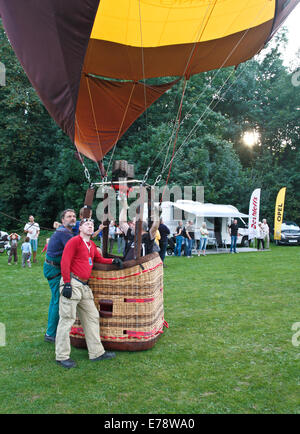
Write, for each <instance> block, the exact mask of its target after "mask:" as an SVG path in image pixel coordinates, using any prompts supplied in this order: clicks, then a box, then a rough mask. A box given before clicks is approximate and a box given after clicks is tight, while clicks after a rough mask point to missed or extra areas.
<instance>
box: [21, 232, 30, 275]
mask: <svg viewBox="0 0 300 434" xmlns="http://www.w3.org/2000/svg"><path fill="white" fill-rule="evenodd" d="M21 251H22V267H23V268H25V267H26V264H27V265H28V267H29V268H30V267H31V262H30V258H31V253H32V249H31V243H30V238H29V237H26V238H25V241H24V243H22V246H21Z"/></svg>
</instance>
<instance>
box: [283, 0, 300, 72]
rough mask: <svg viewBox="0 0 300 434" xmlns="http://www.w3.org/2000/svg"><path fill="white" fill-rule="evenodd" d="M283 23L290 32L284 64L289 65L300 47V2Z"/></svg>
mask: <svg viewBox="0 0 300 434" xmlns="http://www.w3.org/2000/svg"><path fill="white" fill-rule="evenodd" d="M283 25H284V26H285V27H287V29H288V32H289V35H288V38H289V42H288V46H287V49H286V51H285V53H284V64H285V65H286V66H288V65H289V63H290V62H291V61H292V60H293V58H294V57H295V53H296V51H297V50H299V49H300V4H298V6H296V8H295V9H294V10H293V12H292V13H291V14H290V15H289V16H288V18H287V19H286V21H285V22H284V24H283Z"/></svg>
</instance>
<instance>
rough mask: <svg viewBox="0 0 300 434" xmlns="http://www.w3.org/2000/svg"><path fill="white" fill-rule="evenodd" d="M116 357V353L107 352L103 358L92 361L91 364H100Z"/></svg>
mask: <svg viewBox="0 0 300 434" xmlns="http://www.w3.org/2000/svg"><path fill="white" fill-rule="evenodd" d="M114 357H116V353H110V352H109V351H105V353H103V354H102V356H99V357H96V358H95V359H90V360H91V362H100V361H101V360H105V359H113V358H114Z"/></svg>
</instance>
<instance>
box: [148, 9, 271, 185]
mask: <svg viewBox="0 0 300 434" xmlns="http://www.w3.org/2000/svg"><path fill="white" fill-rule="evenodd" d="M214 6H215V4H214V5H213V8H214ZM209 7H210V4H209V5H208V7H207V10H206V12H205V16H204V18H203V20H202V22H201V26H200V29H199V32H198V34H200V33H201V35H202V33H203V32H201V29H202V26H203V23H204V21H205V17H206V15H207V14H208V13H209ZM265 7H266V5H264V6H263V7H262V8H261V9H260V10H259V12H258V14H257V16H255V18H254V20H253V23H254V21H255V20H256V19H257V18H258V17H259V16H260V15H261V14H262V13H263V11H264V9H265ZM251 28H252V25H251V26H250V27H249V28H248V29H247V30H245V32H244V33H243V35H242V36H241V38H240V39H239V40H238V41H237V43H236V44H235V46H234V47H233V48H232V50H231V51H230V53H229V54H228V55H227V56H226V58H225V59H224V61H223V62H222V64H221V65H220V66H219V68H218V69H217V70H216V72H215V73H214V75H213V77H212V79H211V81H210V85H211V83H212V82H213V81H214V80H215V79H216V77H217V76H218V74H219V73H220V71H221V69H222V68H223V67H224V65H225V64H226V62H227V61H228V59H229V58H230V57H231V56H232V54H233V53H234V52H235V50H236V49H237V48H238V46H239V45H240V43H241V42H242V40H243V39H244V38H245V37H246V35H247V34H248V32H249V31H250V29H251ZM200 38H201V36H200ZM195 48H196V43H195V44H194V45H193V47H192V50H191V53H190V56H189V59H188V60H187V64H186V67H185V74H183V75H186V71H187V68H188V66H189V64H190V59H191V57H193V56H194V51H195ZM233 73H234V69H233V70H232V71H231V72H230V74H229V76H231V75H232V74H233ZM228 79H229V77H227V79H226V81H228ZM224 84H225V83H223V85H222V88H223V86H224ZM207 87H208V85H206V86H205V87H204V89H203V90H202V92H201V94H200V95H199V96H198V97H197V99H196V101H195V102H194V103H193V105H192V107H191V108H190V110H189V111H188V112H187V113H186V114H185V116H184V118H183V119H182V121H181V125H182V124H183V123H184V121H185V120H186V119H187V118H188V116H189V114H190V113H191V111H192V110H193V109H194V108H195V107H196V105H197V103H198V101H199V100H200V99H201V98H202V96H203V95H204V93H205V90H206V89H207ZM222 88H221V89H222ZM213 100H214V98H213V99H212V102H213ZM212 102H211V103H212ZM215 105H216V104H215ZM214 107H215V106H214ZM207 108H208V107H206V109H205V111H204V113H205V112H206V110H207ZM204 113H203V114H204ZM201 117H202V115H201ZM176 119H177V118H176ZM205 119H206V118H205ZM198 122H199V121H198ZM198 122H197V123H198ZM175 125H176V121H175V123H174V127H173V129H172V133H171V136H170V138H169V139H168V140H167V141H166V143H165V144H164V145H163V146H161V148H160V151H159V153H158V154H157V156H156V157H155V159H154V161H153V163H152V167H153V166H154V163H155V162H156V160H157V159H158V158H159V156H160V154H161V153H162V152H164V150H165V148H166V147H167V146H168V149H167V152H166V157H167V155H168V154H169V148H170V143H171V141H172V138H173V136H174V133H175ZM180 147H181V146H180ZM176 154H177V152H176ZM166 157H165V160H164V164H163V167H162V171H161V173H163V172H164V171H165V170H166V169H167V168H168V167H169V164H170V163H169V164H168V165H167V166H166V167H165V162H166ZM158 178H160V179H159V181H160V180H161V177H158ZM158 178H157V179H158ZM159 181H155V182H156V183H157V182H159Z"/></svg>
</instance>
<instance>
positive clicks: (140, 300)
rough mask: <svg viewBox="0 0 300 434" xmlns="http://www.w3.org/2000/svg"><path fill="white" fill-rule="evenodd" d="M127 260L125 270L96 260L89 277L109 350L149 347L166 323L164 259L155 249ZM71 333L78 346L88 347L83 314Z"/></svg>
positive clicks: (101, 329)
mask: <svg viewBox="0 0 300 434" xmlns="http://www.w3.org/2000/svg"><path fill="white" fill-rule="evenodd" d="M124 264H125V267H124V269H122V270H119V269H116V267H115V266H111V265H102V264H95V265H94V269H93V271H92V276H91V278H90V280H89V286H90V288H91V290H92V291H93V295H94V301H95V305H96V308H97V310H98V311H99V323H100V338H101V341H102V344H103V346H104V348H105V349H106V350H119V351H141V350H147V349H150V348H152V347H153V346H154V345H155V344H156V342H157V340H158V339H159V337H160V336H161V334H162V333H163V330H164V327H165V326H166V322H165V319H164V305H163V267H162V262H161V259H160V257H159V255H158V253H151V254H150V255H147V256H144V257H142V258H140V259H139V260H137V261H127V262H125V263H124ZM70 337H71V344H72V345H73V346H74V347H77V348H86V342H85V338H84V330H83V328H82V326H81V324H80V320H79V318H77V319H76V322H75V324H74V326H73V327H72V330H71V334H70Z"/></svg>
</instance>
